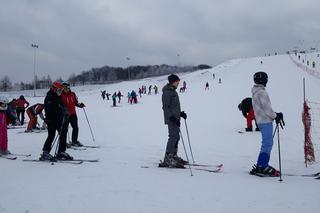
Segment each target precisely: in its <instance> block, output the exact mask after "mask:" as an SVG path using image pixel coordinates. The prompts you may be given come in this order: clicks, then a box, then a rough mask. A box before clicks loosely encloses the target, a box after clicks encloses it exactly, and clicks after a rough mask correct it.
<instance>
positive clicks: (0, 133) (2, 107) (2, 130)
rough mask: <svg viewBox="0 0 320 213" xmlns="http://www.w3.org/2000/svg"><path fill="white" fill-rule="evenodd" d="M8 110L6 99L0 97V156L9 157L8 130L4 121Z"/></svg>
mask: <svg viewBox="0 0 320 213" xmlns="http://www.w3.org/2000/svg"><path fill="white" fill-rule="evenodd" d="M7 108H8V99H7V98H5V97H0V155H9V154H10V151H9V150H8V129H7V120H6V110H7Z"/></svg>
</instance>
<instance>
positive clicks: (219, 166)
mask: <svg viewBox="0 0 320 213" xmlns="http://www.w3.org/2000/svg"><path fill="white" fill-rule="evenodd" d="M187 165H190V166H199V167H216V168H222V167H223V164H222V163H221V164H198V163H190V164H187Z"/></svg>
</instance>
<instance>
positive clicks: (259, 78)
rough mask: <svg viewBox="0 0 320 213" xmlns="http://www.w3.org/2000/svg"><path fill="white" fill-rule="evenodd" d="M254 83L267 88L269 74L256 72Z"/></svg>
mask: <svg viewBox="0 0 320 213" xmlns="http://www.w3.org/2000/svg"><path fill="white" fill-rule="evenodd" d="M253 81H254V83H256V84H262V85H263V86H266V85H267V83H268V74H267V73H265V72H256V73H255V74H254V76H253Z"/></svg>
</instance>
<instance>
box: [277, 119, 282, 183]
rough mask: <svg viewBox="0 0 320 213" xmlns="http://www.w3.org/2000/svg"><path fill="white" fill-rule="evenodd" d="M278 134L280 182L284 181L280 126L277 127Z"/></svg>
mask: <svg viewBox="0 0 320 213" xmlns="http://www.w3.org/2000/svg"><path fill="white" fill-rule="evenodd" d="M276 129H277V132H278V152H279V172H280V179H279V181H280V182H281V181H282V169H281V151H280V136H279V135H280V133H279V125H277V127H276Z"/></svg>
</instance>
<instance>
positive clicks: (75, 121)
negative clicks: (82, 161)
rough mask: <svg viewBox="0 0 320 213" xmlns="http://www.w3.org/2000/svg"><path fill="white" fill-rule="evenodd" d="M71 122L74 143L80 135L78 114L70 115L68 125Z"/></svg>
mask: <svg viewBox="0 0 320 213" xmlns="http://www.w3.org/2000/svg"><path fill="white" fill-rule="evenodd" d="M69 123H70V125H71V127H72V136H71V140H72V142H73V143H75V142H77V141H78V135H79V127H78V117H77V114H74V115H70V116H69V120H68V126H69Z"/></svg>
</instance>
